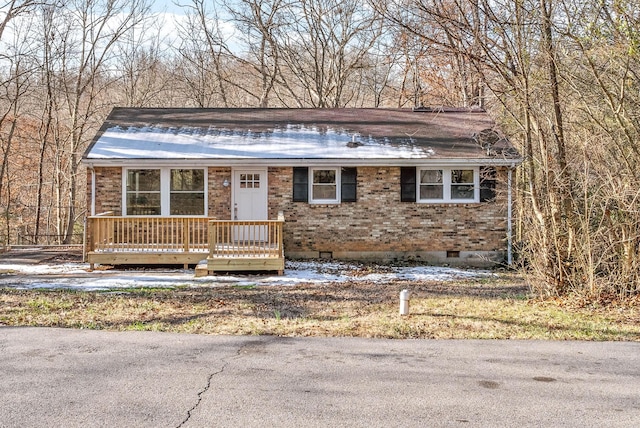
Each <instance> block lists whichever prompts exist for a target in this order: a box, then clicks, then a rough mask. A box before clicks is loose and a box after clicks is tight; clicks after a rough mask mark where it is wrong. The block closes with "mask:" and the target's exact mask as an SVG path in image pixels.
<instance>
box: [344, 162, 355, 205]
mask: <svg viewBox="0 0 640 428" xmlns="http://www.w3.org/2000/svg"><path fill="white" fill-rule="evenodd" d="M357 177H358V170H357V168H342V171H341V172H340V179H341V181H342V182H341V185H340V194H341V202H356V199H357V194H356V190H357V187H358V180H357Z"/></svg>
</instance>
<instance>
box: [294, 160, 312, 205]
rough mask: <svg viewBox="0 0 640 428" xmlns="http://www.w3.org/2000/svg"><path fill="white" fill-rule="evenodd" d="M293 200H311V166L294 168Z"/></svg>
mask: <svg viewBox="0 0 640 428" xmlns="http://www.w3.org/2000/svg"><path fill="white" fill-rule="evenodd" d="M293 201H294V202H308V201H309V168H306V167H295V168H293Z"/></svg>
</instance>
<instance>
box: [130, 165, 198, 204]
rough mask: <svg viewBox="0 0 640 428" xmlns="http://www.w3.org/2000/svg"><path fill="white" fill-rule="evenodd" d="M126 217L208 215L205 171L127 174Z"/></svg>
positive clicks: (139, 171)
mask: <svg viewBox="0 0 640 428" xmlns="http://www.w3.org/2000/svg"><path fill="white" fill-rule="evenodd" d="M125 176H126V182H125V183H124V186H125V191H124V193H125V198H124V201H123V203H124V212H125V213H126V215H165V216H167V215H205V213H206V191H205V189H206V185H205V183H206V182H207V179H206V171H205V170H204V169H170V168H158V169H128V170H126V174H125Z"/></svg>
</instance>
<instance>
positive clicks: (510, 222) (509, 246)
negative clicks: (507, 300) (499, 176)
mask: <svg viewBox="0 0 640 428" xmlns="http://www.w3.org/2000/svg"><path fill="white" fill-rule="evenodd" d="M512 175H513V165H512V166H511V167H510V168H509V174H508V178H507V187H508V190H507V264H508V265H509V266H511V264H512V263H513V248H512V247H513V237H512V236H511V235H512V233H513V220H512V212H513V208H512V206H511V205H512V200H513V198H512V196H511V190H512V183H511V181H512Z"/></svg>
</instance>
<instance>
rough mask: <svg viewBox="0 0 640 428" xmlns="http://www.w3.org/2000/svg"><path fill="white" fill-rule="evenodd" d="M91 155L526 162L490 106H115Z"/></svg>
mask: <svg viewBox="0 0 640 428" xmlns="http://www.w3.org/2000/svg"><path fill="white" fill-rule="evenodd" d="M84 159H85V161H87V162H91V161H100V160H103V161H106V160H109V161H116V160H127V161H133V160H142V159H151V160H154V159H155V160H165V161H167V160H171V159H176V160H183V159H199V160H214V159H226V160H228V161H241V160H251V161H260V160H265V161H267V160H269V161H273V160H276V159H277V160H295V159H322V160H331V159H351V160H360V161H361V163H363V164H364V163H366V162H367V161H372V160H377V161H388V162H389V163H393V161H394V160H401V159H415V160H425V161H426V160H434V161H437V160H456V159H457V160H467V161H472V160H476V161H481V160H485V161H489V160H490V161H492V162H493V163H505V164H507V163H513V162H519V160H520V158H519V154H518V153H517V151H516V150H515V149H514V148H513V146H512V144H511V143H510V142H509V141H508V140H507V139H506V138H504V137H503V136H501V134H500V133H499V131H497V130H496V124H495V123H494V122H493V121H492V120H491V119H490V117H489V115H488V114H487V113H486V112H484V111H482V110H466V109H417V110H411V109H192V108H178V109H170V108H169V109H142V108H115V109H113V110H112V112H111V114H110V115H109V116H108V117H107V119H106V120H105V122H104V124H103V126H102V127H101V129H100V130H99V132H98V133H97V134H96V136H95V138H94V140H93V142H92V144H91V145H90V147H89V148H88V149H87V151H86V152H85V154H84Z"/></svg>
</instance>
